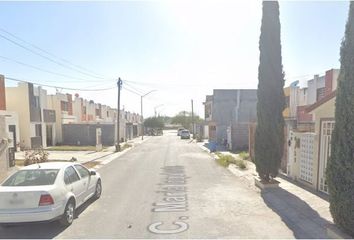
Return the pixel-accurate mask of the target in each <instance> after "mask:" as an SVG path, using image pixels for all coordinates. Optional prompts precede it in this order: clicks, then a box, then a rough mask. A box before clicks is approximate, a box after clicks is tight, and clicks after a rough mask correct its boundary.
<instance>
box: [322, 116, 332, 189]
mask: <svg viewBox="0 0 354 240" xmlns="http://www.w3.org/2000/svg"><path fill="white" fill-rule="evenodd" d="M333 128H334V121H322V124H321V140H320V141H321V144H320V176H319V177H320V191H322V192H325V193H328V186H327V180H326V167H327V161H328V159H329V156H330V154H331V139H332V132H333Z"/></svg>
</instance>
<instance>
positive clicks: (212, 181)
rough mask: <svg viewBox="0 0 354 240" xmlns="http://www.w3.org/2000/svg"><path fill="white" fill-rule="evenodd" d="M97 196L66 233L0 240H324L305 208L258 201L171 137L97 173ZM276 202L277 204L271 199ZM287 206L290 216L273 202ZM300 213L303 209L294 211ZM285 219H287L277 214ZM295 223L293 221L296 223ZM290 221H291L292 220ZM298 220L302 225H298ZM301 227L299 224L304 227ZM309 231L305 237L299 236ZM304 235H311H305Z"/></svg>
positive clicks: (22, 232)
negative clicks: (308, 222)
mask: <svg viewBox="0 0 354 240" xmlns="http://www.w3.org/2000/svg"><path fill="white" fill-rule="evenodd" d="M99 172H100V174H101V175H102V182H103V194H102V197H101V198H100V199H99V200H97V201H96V202H93V203H88V204H86V205H85V206H84V207H82V208H81V209H80V213H79V216H78V217H77V219H76V220H75V221H74V223H73V225H72V226H70V227H68V228H66V229H63V228H61V227H58V226H57V224H56V223H47V224H31V225H26V226H16V227H10V228H6V229H1V228H0V236H1V237H2V238H295V237H306V238H325V237H326V235H325V233H324V228H321V227H319V226H318V225H316V224H314V225H312V226H303V227H301V225H300V227H298V226H299V225H296V223H295V222H294V220H293V219H297V220H298V219H299V216H300V218H301V217H302V216H301V214H299V212H301V211H302V210H305V211H306V212H308V214H309V215H308V218H311V219H313V220H314V221H315V222H317V220H318V221H323V226H324V225H325V224H327V223H328V221H327V220H325V219H322V218H321V216H319V215H318V214H317V212H316V211H315V210H313V209H312V208H311V207H310V206H309V205H308V204H305V203H304V202H303V201H302V200H301V199H300V198H298V197H296V196H295V195H293V194H291V193H289V192H287V191H286V190H284V189H282V190H281V191H280V192H278V193H277V194H276V195H275V196H273V195H269V193H267V194H260V192H259V190H258V189H255V187H254V186H253V185H252V184H246V183H245V182H244V181H240V179H239V178H238V177H236V176H235V175H233V174H232V173H231V172H230V171H229V170H227V169H225V168H223V167H220V166H219V165H217V164H216V162H215V161H214V160H213V159H212V157H211V156H210V155H209V154H208V153H207V152H205V151H203V150H202V149H200V148H199V147H198V146H197V144H195V143H191V142H190V141H189V140H180V139H179V138H178V137H177V136H176V134H175V133H174V132H170V133H167V134H165V135H164V136H158V137H153V138H151V139H149V140H148V141H146V142H145V143H143V144H140V145H138V146H136V147H135V148H133V149H132V150H131V151H129V152H127V153H126V154H124V155H122V156H120V157H119V158H118V159H116V160H114V161H111V162H109V163H108V164H106V165H104V166H102V168H100V169H99ZM277 196H278V197H277ZM282 196H283V197H284V198H286V201H287V202H294V203H296V204H297V205H296V206H298V207H299V209H298V210H299V211H298V212H295V211H292V210H291V209H290V210H289V208H288V209H284V208H287V207H286V205H285V203H282V202H280V201H279V199H280V198H281V197H282ZM300 208H304V209H300ZM284 211H285V212H286V211H287V214H283V213H284ZM296 215H298V216H296ZM292 216H295V218H292ZM300 220H301V219H300ZM303 220H305V218H304V219H303ZM306 229H308V230H306ZM310 230H311V231H310Z"/></svg>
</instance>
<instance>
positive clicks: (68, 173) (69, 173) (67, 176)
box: [64, 167, 80, 184]
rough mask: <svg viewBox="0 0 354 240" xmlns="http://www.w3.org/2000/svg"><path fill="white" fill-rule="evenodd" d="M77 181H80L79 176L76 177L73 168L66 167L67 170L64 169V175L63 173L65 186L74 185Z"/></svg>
mask: <svg viewBox="0 0 354 240" xmlns="http://www.w3.org/2000/svg"><path fill="white" fill-rule="evenodd" d="M79 180H80V178H79V175H77V172H76V171H75V169H74V168H73V167H68V168H67V169H65V173H64V182H65V184H69V183H74V182H76V181H79Z"/></svg>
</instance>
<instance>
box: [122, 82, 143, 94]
mask: <svg viewBox="0 0 354 240" xmlns="http://www.w3.org/2000/svg"><path fill="white" fill-rule="evenodd" d="M123 83H124V84H125V85H126V86H128V87H129V88H130V89H132V90H134V91H135V92H138V93H140V95H144V93H143V91H142V90H139V89H137V88H136V87H134V86H133V85H131V84H130V83H128V82H126V81H124V82H123Z"/></svg>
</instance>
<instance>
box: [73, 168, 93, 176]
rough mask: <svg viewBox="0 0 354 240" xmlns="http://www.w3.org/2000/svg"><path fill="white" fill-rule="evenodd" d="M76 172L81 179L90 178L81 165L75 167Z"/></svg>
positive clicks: (87, 171)
mask: <svg viewBox="0 0 354 240" xmlns="http://www.w3.org/2000/svg"><path fill="white" fill-rule="evenodd" d="M75 168H76V170H77V171H78V172H79V174H80V176H81V178H85V177H88V176H90V172H89V170H87V169H86V168H85V167H83V166H81V165H75Z"/></svg>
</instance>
